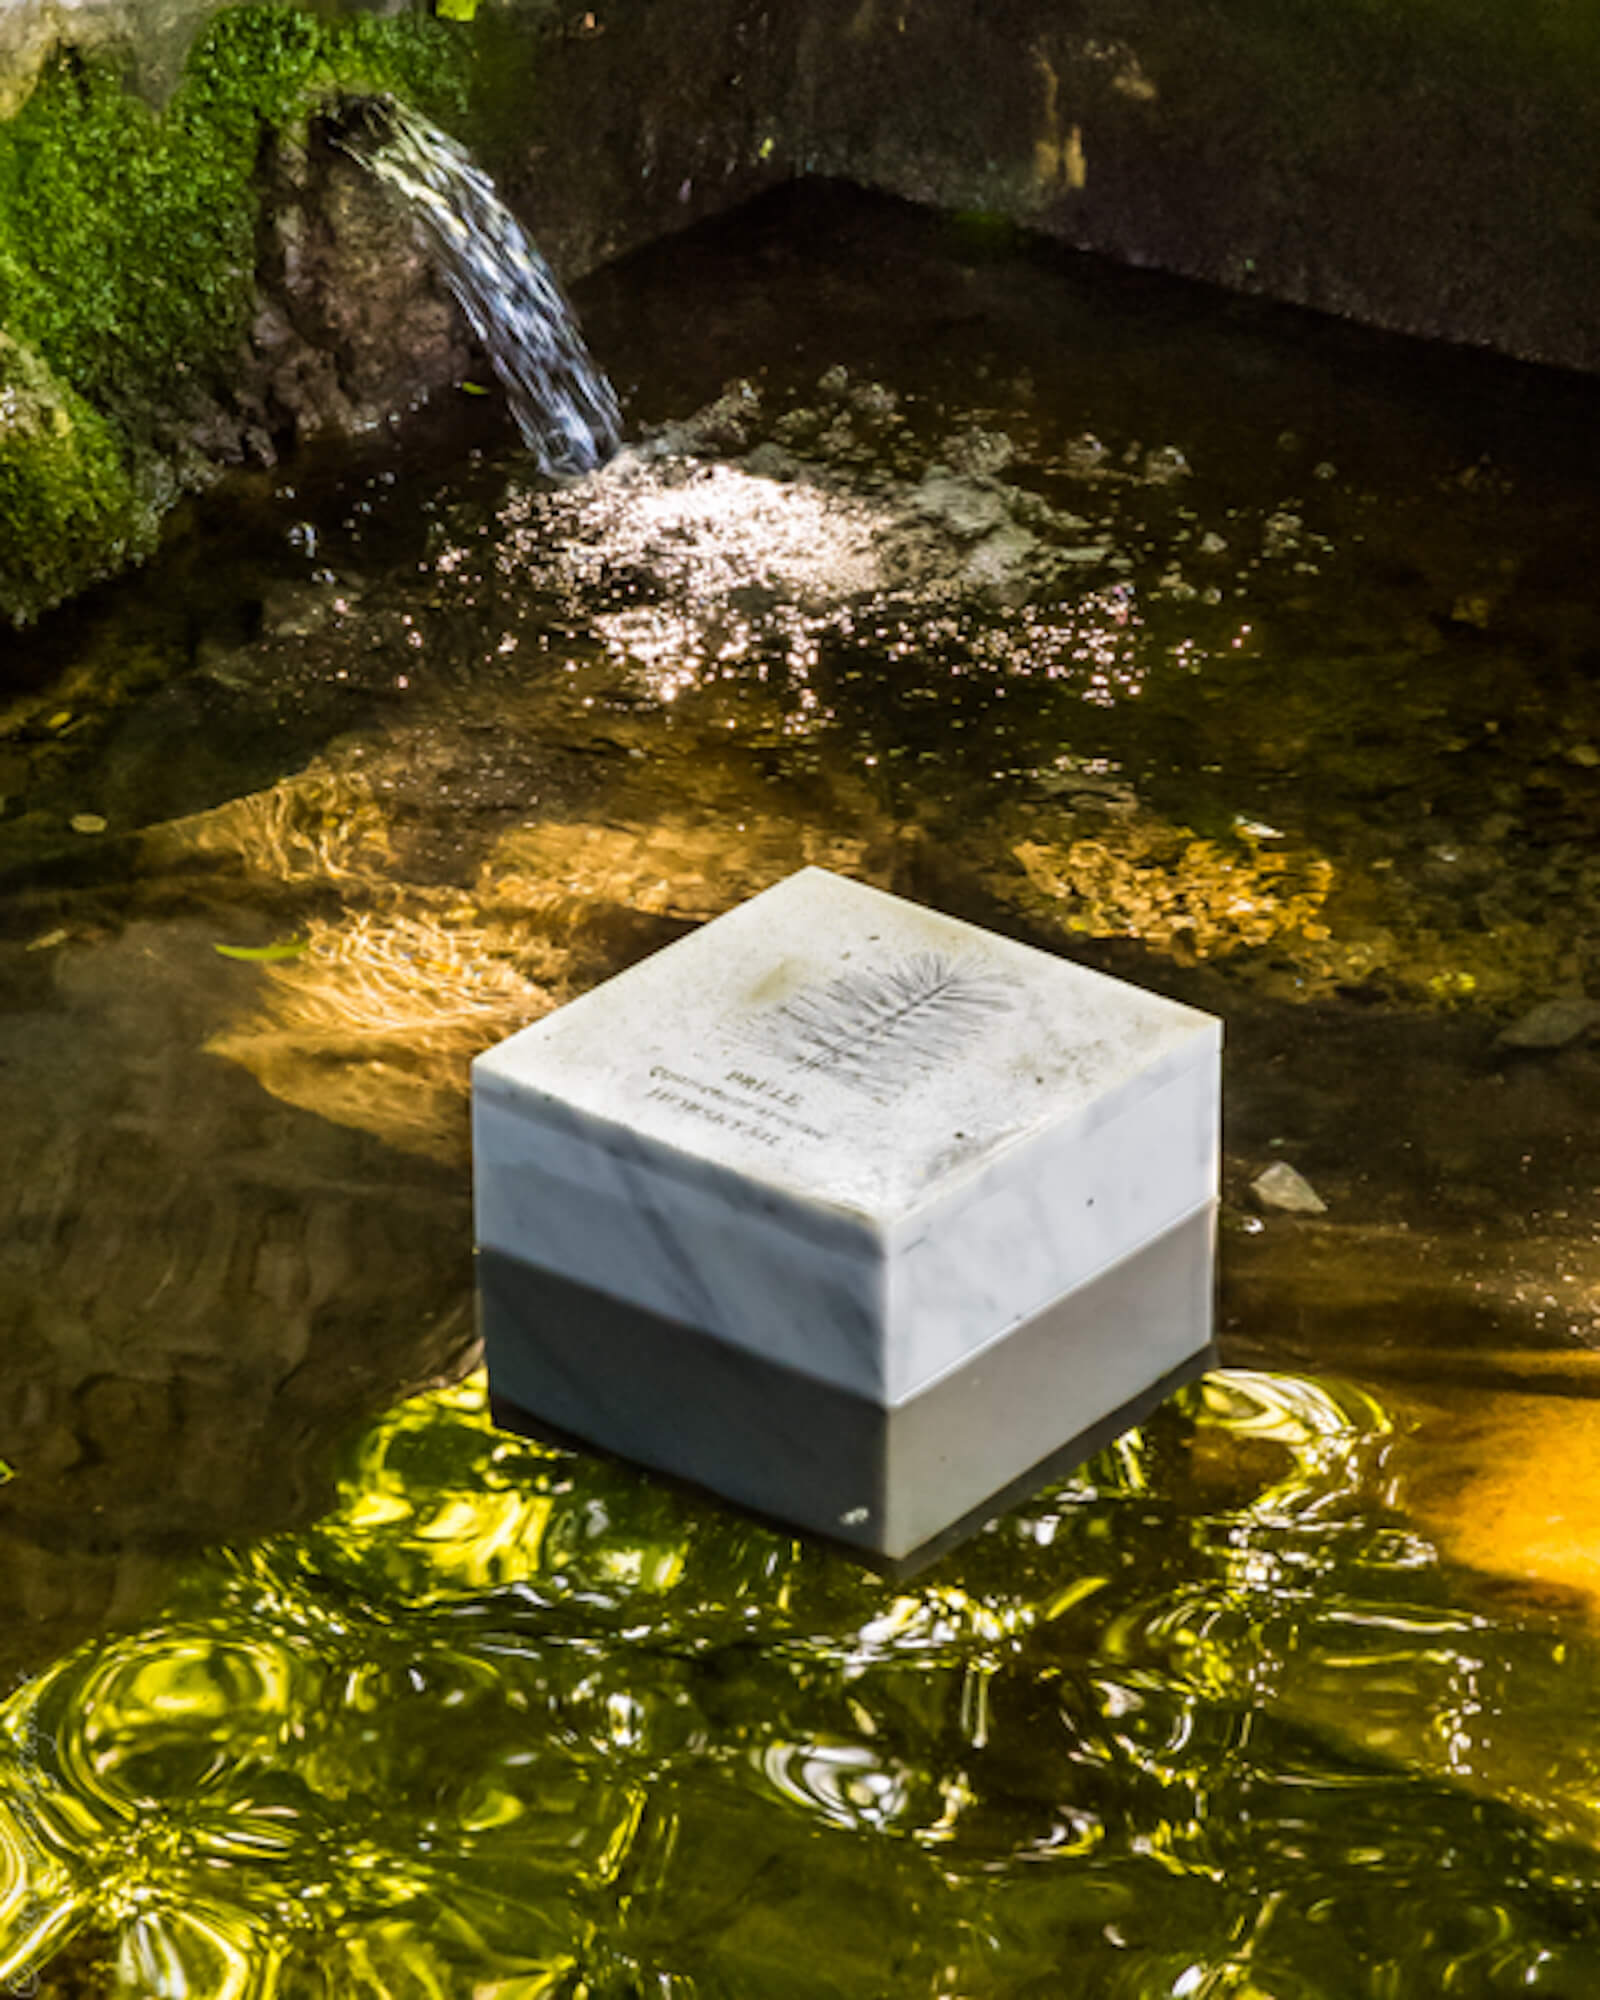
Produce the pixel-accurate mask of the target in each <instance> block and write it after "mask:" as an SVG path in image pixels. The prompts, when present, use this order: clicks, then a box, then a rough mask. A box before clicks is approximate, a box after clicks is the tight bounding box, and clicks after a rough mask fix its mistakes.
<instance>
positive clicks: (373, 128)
mask: <svg viewBox="0 0 1600 2000" xmlns="http://www.w3.org/2000/svg"><path fill="white" fill-rule="evenodd" d="M341 129H342V134H343V136H342V144H343V145H344V147H345V149H346V151H348V152H349V153H350V155H351V157H352V158H354V159H358V160H360V161H361V163H362V164H363V165H364V166H365V167H367V168H368V169H369V170H370V171H371V172H372V173H373V174H374V175H376V177H377V178H378V179H379V180H380V181H382V182H383V183H384V184H385V185H386V186H388V187H390V188H393V189H394V190H395V192H396V193H397V194H398V195H399V196H400V198H401V199H402V201H403V202H404V203H405V206H406V208H407V210H408V212H409V213H410V215H411V217H412V220H413V222H414V223H415V225H416V227H417V229H418V231H419V232H420V234H421V235H422V237H423V239H424V240H425V241H426V243H427V244H428V245H429V247H430V248H431V250H432V252H433V254H434V257H435V258H436V260H437V262H438V266H439V270H440V272H441V274H442V275H443V277H444V280H445V282H446V284H447V285H448V286H449V287H450V290H451V291H452V293H454V295H455V297H456V299H457V301H458V303H459V304H460V306H461V310H462V311H463V312H464V313H465V314H466V317H467V323H468V325H470V326H471V328H472V330H473V332H474V333H475V334H476V335H477V337H478V339H479V341H480V342H481V343H482V346H483V351H484V353H485V354H486V355H487V356H488V358H489V361H490V363H491V364H492V366H493V368H494V372H495V374H496V375H497V376H498V377H499V379H500V382H501V384H502V385H503V387H504V389H505V392H506V399H507V402H508V404H509V406H510V409H511V414H512V416H513V417H514V418H515V420H516V425H517V428H518V430H519V431H521V433H522V439H523V442H524V443H525V444H526V445H527V447H528V449H529V451H530V452H532V454H533V456H534V461H535V463H536V464H537V465H538V467H539V469H540V471H542V472H547V473H581V472H592V471H593V470H594V468H595V467H596V466H598V465H603V464H604V463H605V461H606V460H607V459H608V458H609V457H610V456H611V454H612V453H613V452H614V451H615V450H616V448H617V445H618V443H619V442H620V439H621V434H622V414H621V411H620V410H619V409H618V407H617V398H616V392H615V391H614V390H613V389H612V387H611V384H610V383H609V382H608V381H607V380H606V378H605V376H604V375H603V374H602V373H601V371H600V370H599V369H598V368H596V366H595V364H594V361H593V359H592V357H591V356H590V353H589V350H588V348H587V347H585V345H584V343H583V335H582V334H581V333H580V331H579V329H578V322H577V320H576V319H575V318H574V317H573V314H572V308H571V307H570V306H569V305H568V303H567V300H566V298H565V296H564V295H563V293H562V290H561V287H560V285H559V284H558V283H557V281H556V276H555V273H554V272H553V271H552V270H551V269H550V266H549V265H548V264H547V263H546V262H545V260H544V258H543V257H541V256H540V254H539V252H538V250H537V249H535V247H534V245H533V244H532V243H531V242H530V241H529V240H528V237H527V234H526V232H525V231H524V229H523V227H522V225H521V223H520V222H518V220H517V218H516V217H515V216H514V215H513V214H512V213H511V211H510V209H509V208H507V207H506V205H505V203H504V202H503V201H502V200H501V199H500V196H499V194H498V193H497V192H496V190H495V186H494V183H493V181H491V180H490V178H489V176H488V175H487V174H486V173H485V172H484V171H483V169H482V168H481V167H478V166H476V165H474V163H473V161H472V160H471V159H470V157H469V156H468V155H467V153H466V152H465V151H463V149H462V148H461V147H460V146H459V145H458V144H457V143H456V141H455V140H454V139H452V138H451V137H450V135H449V134H448V133H447V132H442V131H441V130H440V129H439V127H438V126H437V125H435V124H434V123H433V122H432V121H431V119H427V118H424V117H422V116H421V114H420V113H419V112H416V111H413V110H412V109H411V108H410V107H409V106H407V105H403V104H399V103H396V102H395V100H394V99H392V98H381V99H378V98H365V99H360V100H357V101H356V102H355V103H353V104H352V105H351V106H350V107H349V108H348V110H347V111H346V113H345V115H344V118H343V120H342V126H341Z"/></svg>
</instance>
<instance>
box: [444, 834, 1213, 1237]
mask: <svg viewBox="0 0 1600 2000" xmlns="http://www.w3.org/2000/svg"><path fill="white" fill-rule="evenodd" d="M1219 1042H1220V1028H1219V1024H1218V1023H1217V1022H1216V1021H1215V1020H1213V1019H1212V1018H1211V1017H1210V1016H1209V1015H1205V1014H1200V1013H1197V1012H1195V1011H1194V1010H1192V1009H1190V1008H1187V1007H1182V1006H1178V1005H1176V1004H1175V1003H1174V1002H1172V1001H1169V1000H1163V999H1161V998H1158V997H1157V996H1156V995H1153V994H1149V993H1145V992H1142V991H1140V990H1139V989H1138V988H1136V987H1130V986H1127V985H1124V984H1122V983H1121V982H1120V981H1117V980H1113V979H1108V978H1105V977H1103V976H1102V975H1100V974H1099V973H1095V972H1090V971H1087V970H1085V969H1084V968H1082V967H1081V966H1075V965H1069V964H1067V963H1066V962H1065V961H1063V960H1061V959H1057V958H1052V957H1051V956H1049V955H1048V954H1047V953H1045V952H1041V951H1035V950H1033V949H1031V948H1030V947H1028V946H1026V945H1020V944H1016V943H1013V942H1011V941H1010V940H1009V939H1005V938H1000V937H996V936H994V935H992V934H991V933H989V932H987V931H983V930H979V929H977V928H975V927H974V926H973V925H970V924H965V923H961V922H959V921H958V920H956V919H954V918H951V917H945V916H941V915H938V914H937V913H935V912H933V911H930V910H926V909H922V908H920V907H919V906H918V905H916V904H912V903H907V902H904V901H902V900H900V899H899V898H898V897H894V896H889V895H885V894H884V893H883V892H882V891H880V890H877V889H869V888H866V887H864V886H863V885H862V884H860V883H857V882H852V881H848V880H846V879H845V878H843V877H841V876H837V875H832V874H829V873H828V872H827V871H826V870H823V869H820V868H807V869H803V870H802V871H801V872H800V873H799V874H797V875H792V876H790V877H789V878H788V880H787V881H784V882H780V883H779V884H778V885H777V886H776V887H775V888H772V889H769V890H767V891H766V892H765V893H764V894H762V895H760V896H757V897H755V898H753V899H752V900H751V901H750V902H748V903H744V904H742V905H741V906H740V907H739V908H737V909H735V910H731V911H729V912H728V913H727V914H726V915H725V916H722V917H719V918H717V919H716V920H715V921H714V922H713V923H710V924H708V925H706V926H705V927H704V928H703V929H702V930H699V931H696V932H695V933H693V934H692V935H691V936H689V937H687V938H684V939H681V940H680V941H679V942H678V943H677V944H674V945H670V946H668V947H667V949H666V950H664V951H662V952H659V953H657V954H656V955H655V956H654V957H652V958H649V959H646V960H645V961H644V962H643V963H641V964H639V965H636V966H634V967H632V968H631V969H630V970H629V971H627V972H624V973H622V974H620V975H619V976H618V977H616V978H614V979H611V980H609V981H607V982H606V984H605V985H603V986H601V987H598V988H596V989H595V990H594V991H593V992H591V993H588V994H586V995H584V996H583V997H582V998H580V999H578V1000H575V1001H573V1002H571V1003H570V1004H569V1005H568V1006H566V1007H563V1008H562V1009H560V1010H559V1011H558V1012H557V1013H555V1014H552V1015H549V1016H547V1017H546V1018H545V1019H544V1020H542V1021H538V1022H536V1023H534V1025H533V1026H531V1027H529V1028H526V1029H524V1030H523V1031H522V1032H521V1033H520V1034H517V1035H514V1036H512V1037H511V1039H510V1040H509V1041H506V1042H503V1043H501V1044H500V1045H499V1047H497V1048H494V1049H491V1050H489V1051H488V1052H487V1053H486V1054H484V1055H482V1056H480V1057H479V1058H478V1059H477V1062H476V1063H475V1064H474V1066H473V1069H474V1088H475V1090H477V1091H478V1092H480V1093H483V1094H484V1095H485V1096H488V1097H491V1098H492V1097H499V1098H501V1099H503V1100H507V1101H509V1102H510V1103H513V1104H515V1105H516V1106H518V1108H520V1109H521V1110H522V1111H524V1112H525V1113H526V1114H529V1115H532V1116H534V1117H536V1118H537V1117H539V1116H540V1111H541V1105H543V1106H545V1107H548V1111H549V1113H550V1114H551V1115H557V1116H559V1117H560V1118H561V1120H562V1121H563V1122H564V1123H565V1122H568V1121H570V1119H571V1117H572V1114H574V1113H576V1114H577V1116H578V1121H579V1123H580V1124H582V1125H585V1126H588V1127H589V1129H590V1131H591V1133H592V1134H593V1136H595V1137H597V1138H598V1137H600V1134H599V1133H598V1132H595V1131H594V1127H595V1126H596V1125H598V1126H600V1127H602V1128H605V1127H609V1128H613V1129H617V1128H620V1129H622V1130H625V1131H628V1132H630V1133H632V1134H635V1135H637V1137H638V1138H639V1139H641V1140H642V1141H644V1142H646V1143H652V1142H653V1144H652V1150H655V1149H657V1148H659V1149H664V1152H665V1154H666V1156H667V1157H668V1158H669V1159H670V1157H671V1155H673V1154H678V1155H681V1156H683V1157H684V1160H685V1165H686V1168H688V1170H689V1171H693V1168H692V1167H689V1166H688V1163H689V1162H694V1163H704V1164H706V1165H709V1166H711V1167H712V1168H721V1169H723V1170H725V1171H727V1172H730V1173H732V1174H734V1175H736V1176H738V1177H739V1178H741V1179H743V1180H746V1181H752V1182H755V1183H758V1184H764V1185H766V1186H767V1187H769V1188H770V1189H772V1191H773V1192H774V1194H776V1195H779V1196H781V1197H783V1198H787V1199H789V1200H794V1199H798V1200H800V1201H802V1202H805V1203H808V1204H815V1205H818V1206H820V1207H824V1208H827V1209H830V1210H833V1211H835V1212H841V1211H842V1212H843V1213H845V1214H847V1215H851V1216H855V1217H859V1218H860V1219H861V1220H862V1221H864V1222H865V1223H867V1224H868V1225H869V1226H871V1227H873V1228H874V1229H880V1230H881V1229H883V1228H885V1227H888V1226H890V1225H892V1224H894V1223H895V1222H896V1221H899V1220H901V1219H903V1218H906V1217H908V1216H911V1215H913V1214H914V1212H915V1211H916V1210H918V1209H920V1208H921V1207H923V1206H924V1205H925V1204H927V1203H930V1202H934V1201H938V1200H940V1199H941V1198H943V1197H944V1196H946V1195H954V1194H956V1193H957V1192H958V1190H959V1189H960V1188H961V1186H962V1185H963V1183H966V1182H968V1181H970V1180H972V1179H974V1178H976V1177H977V1176H979V1175H981V1174H983V1173H985V1172H986V1170H987V1169H989V1168H990V1167H991V1166H993V1165H996V1164H998V1163H999V1161H1000V1159H1001V1156H1002V1155H1004V1154H1005V1153H1006V1152H1007V1151H1009V1150H1010V1149H1011V1148H1013V1147H1014V1146H1017V1145H1018V1144H1019V1143H1021V1142H1025V1141H1027V1140H1028V1139H1030V1138H1032V1137H1034V1136H1036V1135H1038V1134H1040V1133H1042V1132H1044V1131H1046V1130H1060V1129H1062V1128H1065V1127H1070V1126H1073V1125H1075V1124H1080V1123H1081V1124H1082V1125H1084V1126H1085V1127H1086V1128H1088V1127H1092V1126H1093V1125H1095V1124H1096V1123H1098V1122H1099V1120H1100V1119H1101V1118H1102V1117H1104V1116H1105V1115H1107V1113H1108V1112H1109V1111H1110V1110H1112V1109H1115V1110H1116V1111H1119V1112H1120V1111H1122V1110H1124V1109H1126V1108H1128V1107H1129V1106H1130V1105H1132V1104H1134V1103H1136V1102H1137V1101H1138V1100H1139V1099H1141V1098H1142V1097H1144V1096H1145V1095H1146V1094H1148V1093H1149V1092H1153V1091H1155V1090H1157V1089H1159V1088H1160V1087H1161V1086H1162V1085H1163V1084H1165V1083H1166V1082H1168V1081H1169V1080H1171V1079H1172V1078H1173V1077H1174V1076H1176V1075H1178V1074H1179V1073H1181V1072H1183V1071H1185V1070H1188V1069H1189V1068H1191V1067H1192V1066H1193V1065H1196V1064H1199V1063H1205V1062H1214V1060H1215V1055H1216V1051H1217V1048H1218V1045H1219ZM658 1157H659V1154H658Z"/></svg>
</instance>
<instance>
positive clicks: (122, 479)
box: [0, 4, 465, 621]
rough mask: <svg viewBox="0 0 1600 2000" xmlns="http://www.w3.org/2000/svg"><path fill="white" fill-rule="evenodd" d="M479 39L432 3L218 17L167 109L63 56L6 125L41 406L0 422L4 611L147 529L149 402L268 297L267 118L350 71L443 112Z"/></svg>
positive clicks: (6, 320)
mask: <svg viewBox="0 0 1600 2000" xmlns="http://www.w3.org/2000/svg"><path fill="white" fill-rule="evenodd" d="M464 59H465V48H464V44H463V43H462V41H461V39H460V35H459V31H452V30H451V29H450V28H448V27H445V26H442V25H441V24H439V23H438V22H435V21H432V20H427V19H422V18H418V17H412V16H404V17H399V18H377V17H373V16H368V15H356V16H348V17H344V18H336V19H333V20H329V19H326V18H323V17H321V16H318V15H316V14H312V13H310V12H307V11H304V10H303V9H301V8H300V7H299V6H296V5H289V4H280V5H250V6H241V7H235V8H230V9H228V10H227V11H225V12H223V13H221V14H219V15H217V17H216V18H215V19H214V20H213V21H212V22H211V24H210V25H209V27H208V28H207V30H206V31H205V33H204V34H203V35H202V36H201V37H200V39H199V40H198V41H197V42H196V43H195V45H194V47H193V49H192V50H191V52H190V56H189V60H188V64H187V66H186V69H185V72H184V75H183V78H182V81H181V82H180V84H179V86H178V89H177V90H176V92H175V93H174V95H173V97H172V99H171V101H170V103H169V104H168V105H167V107H166V109H165V110H164V111H163V112H159V113H158V112H156V111H155V110H153V109H152V107H151V106H150V105H149V104H147V103H146V102H145V101H144V100H143V99H142V98H139V97H137V96H135V95H133V94H131V93H130V92H129V91H127V90H126V89H125V88H124V85H123V78H122V75H121V73H120V71H119V70H118V69H117V67H116V66H115V65H114V64H113V63H112V62H110V61H109V60H108V59H104V58H94V59H83V58H81V57H79V56H77V55H76V54H74V53H73V52H71V51H63V52H60V53H58V54H57V56H56V57H55V58H54V59H53V60H52V61H51V62H50V63H49V65H48V66H47V67H46V69H45V71H44V73H43V74H42V75H41V76H40V78H39V81H38V83H37V85H36V87H35V88H34V90H33V92H32V94H31V95H30V97H29V98H28V100H27V102H26V104H25V105H24V106H23V108H22V109H21V111H20V112H19V113H18V114H17V115H16V117H14V118H12V119H11V120H9V121H8V122H7V123H5V124H3V125H0V327H3V328H4V329H5V331H6V333H7V334H8V335H9V336H10V340H9V344H8V347H7V349H6V353H7V354H8V355H9V356H11V357H12V359H11V362H10V369H11V373H12V374H13V375H15V377H16V382H15V385H14V386H15V393H16V395H17V396H18V398H20V401H19V403H18V409H19V411H20V410H26V411H28V412H33V413H35V414H34V415H29V416H28V417H27V420H26V422H25V423H24V422H22V420H21V419H20V418H19V425H20V427H17V426H12V427H9V428H5V429H0V612H4V613H5V614H6V615H8V616H9V617H11V618H12V619H13V620H16V621H21V620H24V619H26V618H28V617H30V616H32V615H34V613H35V612H36V611H37V610H38V609H39V608H40V606H41V605H44V604H48V603H50V602H53V601H54V600H55V599H56V598H58V597H59V596H60V595H62V594H63V591H64V590H65V589H68V588H72V587H75V585H77V584H81V583H83V582H86V581H88V580H90V579H91V578H92V577H93V576H95V575H98V574H104V573H106V572H108V571H110V570H112V569H115V568H117V567H120V566H121V564H122V563H124V562H125V561H126V560H127V559H128V558H129V556H130V555H131V554H135V553H137V552H138V551H139V550H140V549H142V547H143V546H144V545H145V543H146V542H147V540H148V534H147V532H146V531H145V527H144V526H143V525H141V526H140V528H139V531H138V532H137V533H136V532H135V531H134V523H135V522H139V521H141V520H142V516H143V514H145V513H147V512H148V503H141V502H139V501H137V500H136V499H135V498H134V497H133V494H134V489H135V487H136V486H137V485H138V484H140V478H139V476H138V473H137V470H136V469H137V468H138V466H139V465H140V462H141V459H142V458H144V457H145V456H146V455H147V447H148V445H149V442H150V439H149V427H150V414H149V413H150V412H151V411H152V410H153V409H156V408H160V407H162V406H164V405H170V404H171V403H172V401H173V400H174V398H175V396H176V397H177V398H178V400H180V401H181V400H183V398H184V396H185V395H187V396H192V395H193V394H194V392H195V391H196V389H202V390H203V389H204V388H206V387H209V386H212V385H215V386H216V387H217V388H218V389H222V388H223V387H224V386H225V382H226V378H227V375H228V373H229V368H228V362H229V358H230V356H231V355H232V353H233V352H234V350H235V349H236V347H237V344H238V342H239V339H240V336H241V334H242V332H243V330H244V328H245V326H246V324H247V321H248V318H249V315H250V312H251V308H252V303H253V298H254V289H255V266H256V241H257V231H258V225H259V219H260V206H261V184H260V176H259V172H258V163H259V161H260V159H261V157H262V153H263V147H264V143H265V141H266V139H267V137H268V135H269V134H271V133H273V132H275V131H283V130H285V129H293V128H295V127H297V126H298V127H303V126H304V124H305V122H306V120H307V118H308V117H309V115H310V114H311V112H312V111H313V110H314V108H315V107H316V106H317V105H318V104H319V103H321V102H323V101H325V100H326V99H327V98H328V97H330V96H332V95H333V94H335V93H337V92H340V91H363V90H381V89H387V90H395V91H397V92H399V93H401V94H403V95H404V96H405V97H406V98H407V99H408V100H409V101H411V102H413V103H418V104H421V105H423V106H424V107H427V108H430V109H432V110H434V111H435V113H443V114H444V115H446V116H449V115H450V114H451V113H452V112H458V111H459V110H460V108H461V106H462V104H463V103H464V100H465V64H464ZM25 351H31V355H32V357H34V358H33V359H31V360H29V361H27V362H23V361H20V360H18V359H16V358H15V357H17V356H20V355H22V354H23V353H24V352H25ZM41 364H42V368H43V371H44V372H43V373H42V374H41V372H40V368H41ZM0 379H4V378H0ZM179 392H183V393H182V394H180V393H179ZM38 411H44V412H46V414H45V415H43V416H40V417H38V420H37V421H35V415H36V414H37V412H38ZM61 424H64V426H65V428H56V426H59V425H61ZM163 442H165V441H163ZM51 534H54V535H55V536H56V537H57V542H56V545H55V546H53V547H52V546H51V544H50V543H49V541H48V540H47V539H46V537H48V536H49V535H51ZM62 535H65V537H66V540H65V543H64V544H63V543H61V542H60V536H62Z"/></svg>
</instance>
